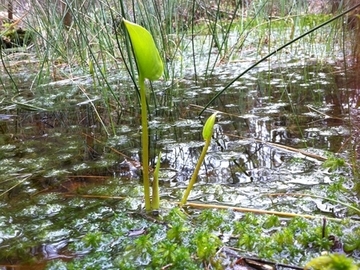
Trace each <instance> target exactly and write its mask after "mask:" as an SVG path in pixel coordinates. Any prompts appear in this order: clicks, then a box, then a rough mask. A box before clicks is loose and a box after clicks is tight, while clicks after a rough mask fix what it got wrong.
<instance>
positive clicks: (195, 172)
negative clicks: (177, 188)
mask: <svg viewBox="0 0 360 270" xmlns="http://www.w3.org/2000/svg"><path fill="white" fill-rule="evenodd" d="M210 143H211V136H210V138H208V139H207V140H206V141H205V145H204V147H203V150H202V152H201V155H200V158H199V160H198V163H197V164H196V168H195V171H194V173H193V175H192V177H191V179H190V182H189V185H188V187H187V188H186V190H185V193H184V195H183V197H182V199H181V202H180V207H181V206H183V205H184V204H186V202H187V198H188V197H189V195H190V192H191V190H192V187H193V186H194V184H195V182H196V178H197V176H198V174H199V171H200V167H201V164H202V163H203V161H204V159H205V155H206V152H207V150H208V148H209V145H210Z"/></svg>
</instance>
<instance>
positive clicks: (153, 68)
mask: <svg viewBox="0 0 360 270" xmlns="http://www.w3.org/2000/svg"><path fill="white" fill-rule="evenodd" d="M123 21H124V24H125V27H126V29H127V31H128V33H129V35H130V39H131V44H132V47H133V50H134V54H135V58H136V62H137V65H138V69H139V75H140V76H141V77H143V78H146V79H149V80H157V79H159V78H160V76H161V75H162V73H163V71H164V66H163V62H162V60H161V58H160V55H159V51H158V50H157V48H156V46H155V42H154V39H153V37H152V36H151V34H150V33H149V32H148V31H147V30H146V29H145V28H144V27H142V26H140V25H138V24H135V23H132V22H129V21H127V20H125V19H123Z"/></svg>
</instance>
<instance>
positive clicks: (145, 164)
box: [139, 75, 151, 211]
mask: <svg viewBox="0 0 360 270" xmlns="http://www.w3.org/2000/svg"><path fill="white" fill-rule="evenodd" d="M139 86H140V99H141V127H142V132H141V145H142V168H143V169H142V171H143V181H144V196H145V210H146V211H150V210H151V201H150V180H149V131H148V122H147V104H146V91H145V78H143V77H142V76H141V75H139Z"/></svg>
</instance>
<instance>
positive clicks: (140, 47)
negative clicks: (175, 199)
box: [123, 19, 164, 211]
mask: <svg viewBox="0 0 360 270" xmlns="http://www.w3.org/2000/svg"><path fill="white" fill-rule="evenodd" d="M123 22H124V25H125V28H126V30H127V32H128V34H129V36H130V40H131V46H132V48H133V52H134V56H135V60H136V64H137V68H138V73H139V88H140V100H141V126H142V136H141V144H142V151H143V153H142V166H143V181H144V196H145V209H146V211H150V210H151V208H152V207H151V206H152V205H151V200H150V180H149V135H148V134H149V131H148V122H147V106H146V89H145V79H148V80H157V79H159V78H160V76H161V75H162V74H163V71H164V66H163V62H162V60H161V57H160V54H159V51H158V50H157V48H156V45H155V42H154V39H153V37H152V36H151V34H150V33H149V32H148V31H147V30H146V29H145V28H144V27H142V26H140V25H138V24H135V23H132V22H129V21H127V20H125V19H123ZM157 192H158V191H157ZM157 194H158V193H157ZM155 201H156V200H155ZM158 207H159V206H158V203H155V207H154V208H158Z"/></svg>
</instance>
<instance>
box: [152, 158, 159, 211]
mask: <svg viewBox="0 0 360 270" xmlns="http://www.w3.org/2000/svg"><path fill="white" fill-rule="evenodd" d="M160 158H161V152H160V153H159V155H158V159H157V162H156V166H155V171H154V179H153V184H152V200H151V207H152V210H158V209H159V208H160V192H159V171H160Z"/></svg>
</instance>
